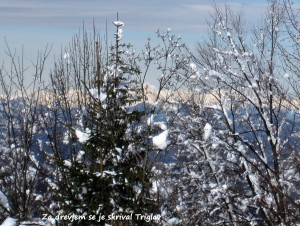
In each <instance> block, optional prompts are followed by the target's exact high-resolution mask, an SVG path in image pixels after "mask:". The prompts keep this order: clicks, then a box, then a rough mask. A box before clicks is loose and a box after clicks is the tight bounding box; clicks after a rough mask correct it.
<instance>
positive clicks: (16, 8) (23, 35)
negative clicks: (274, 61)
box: [0, 0, 267, 61]
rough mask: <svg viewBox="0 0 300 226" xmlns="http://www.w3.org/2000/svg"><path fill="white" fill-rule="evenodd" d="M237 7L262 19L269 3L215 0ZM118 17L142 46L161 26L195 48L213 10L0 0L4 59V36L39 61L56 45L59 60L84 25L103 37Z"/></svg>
mask: <svg viewBox="0 0 300 226" xmlns="http://www.w3.org/2000/svg"><path fill="white" fill-rule="evenodd" d="M215 2H216V3H217V4H224V3H227V4H228V5H230V6H231V7H232V8H233V9H237V10H238V9H241V8H242V7H243V9H244V10H245V12H246V15H247V18H250V19H253V18H255V19H258V18H259V17H261V16H262V15H263V12H264V10H265V9H266V8H265V6H266V4H267V1H260V0H252V1H247V0H242V1H238V0H227V1H224V0H215ZM117 12H118V13H119V16H120V20H122V21H123V22H124V23H125V27H124V36H125V37H126V40H129V41H130V42H131V43H133V44H136V46H137V48H140V47H142V45H143V44H144V43H145V42H146V39H147V37H148V36H153V35H154V32H155V31H156V30H157V29H158V28H159V29H160V30H166V29H167V28H171V29H172V31H173V32H174V33H175V34H178V35H180V36H181V37H182V38H183V40H184V41H185V42H187V43H188V44H189V45H190V46H193V45H194V44H195V43H196V42H197V41H199V40H201V37H203V36H205V32H206V31H207V26H206V18H208V17H209V12H212V1H210V0H151V1H150V0H0V27H1V36H0V47H1V49H0V51H1V52H0V57H1V58H2V60H1V61H3V59H4V58H5V56H4V54H3V52H4V46H5V45H4V44H5V42H4V37H5V38H6V39H7V40H8V44H9V46H10V47H11V48H12V49H17V50H21V48H22V46H23V47H24V52H25V56H26V57H28V58H32V59H33V60H34V59H35V56H36V53H37V51H38V50H42V49H44V48H45V46H46V45H47V44H50V45H53V50H52V54H55V55H56V56H58V55H59V54H60V50H61V48H64V46H67V45H68V43H69V42H70V41H71V39H72V37H73V35H74V34H76V33H78V31H79V29H80V28H82V24H83V22H84V23H85V27H86V28H88V29H90V28H91V27H92V24H93V20H94V21H95V24H96V28H97V29H98V30H100V32H101V31H102V32H103V33H105V24H106V20H107V21H108V29H109V30H110V29H113V25H112V23H111V22H112V21H114V20H115V19H116V14H117Z"/></svg>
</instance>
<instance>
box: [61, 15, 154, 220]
mask: <svg viewBox="0 0 300 226" xmlns="http://www.w3.org/2000/svg"><path fill="white" fill-rule="evenodd" d="M114 25H115V26H116V33H115V44H114V46H112V47H111V48H110V53H109V56H107V58H108V63H107V65H105V66H103V64H102V62H100V57H96V63H95V64H96V65H95V68H96V70H95V82H94V85H93V87H88V86H87V85H86V84H84V85H85V88H86V89H87V91H88V92H87V93H88V95H89V102H88V104H87V106H86V109H87V115H86V116H85V121H84V124H85V125H86V129H87V130H86V131H90V133H89V139H87V140H86V141H85V142H82V144H81V145H82V150H83V151H84V158H81V159H80V160H78V159H77V158H76V156H74V157H73V160H72V165H71V166H64V164H63V161H61V167H62V168H63V170H64V171H65V172H66V173H65V174H64V175H67V176H66V178H63V180H64V181H61V182H63V183H62V184H61V185H63V186H62V192H61V196H60V199H61V204H62V206H63V209H64V211H65V213H68V214H70V213H74V214H81V215H87V216H88V215H96V216H99V215H100V214H102V215H105V216H106V217H107V216H108V215H110V214H118V215H120V214H124V215H128V214H131V213H133V214H134V213H139V214H147V213H148V214H150V213H156V212H157V204H156V203H155V200H153V199H152V198H151V195H150V190H151V187H152V183H151V174H152V173H151V167H149V166H147V161H148V158H149V156H148V151H149V149H150V148H149V147H150V146H149V141H148V140H147V138H145V137H143V136H141V135H140V134H139V135H138V136H137V133H136V132H135V130H136V126H138V125H139V124H140V122H141V120H142V118H143V117H144V116H145V115H146V114H147V112H146V110H144V111H139V110H132V109H135V108H133V107H132V106H134V105H136V104H138V103H140V101H141V98H140V97H138V96H139V93H140V92H139V89H138V88H137V86H136V82H135V80H134V78H135V76H136V75H137V74H138V73H140V70H139V67H138V66H137V65H136V63H135V60H133V59H130V58H129V57H127V56H126V54H125V52H126V51H125V50H128V51H130V50H129V49H130V46H129V45H126V44H121V39H122V30H121V27H122V26H123V23H122V22H121V21H118V20H117V21H116V22H114ZM99 49H100V48H99V43H96V51H97V53H96V55H97V56H99V55H100V51H99ZM143 119H145V118H143ZM144 129H145V130H146V129H147V126H146V127H144ZM64 184H65V185H64ZM94 223H95V225H99V223H98V222H94ZM101 223H103V224H104V222H101ZM118 223H120V222H118ZM128 223H129V224H130V225H143V224H145V223H146V222H139V223H138V222H135V219H133V221H130V222H128ZM87 224H88V225H93V222H91V221H88V222H86V221H78V222H73V225H87Z"/></svg>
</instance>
